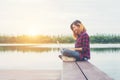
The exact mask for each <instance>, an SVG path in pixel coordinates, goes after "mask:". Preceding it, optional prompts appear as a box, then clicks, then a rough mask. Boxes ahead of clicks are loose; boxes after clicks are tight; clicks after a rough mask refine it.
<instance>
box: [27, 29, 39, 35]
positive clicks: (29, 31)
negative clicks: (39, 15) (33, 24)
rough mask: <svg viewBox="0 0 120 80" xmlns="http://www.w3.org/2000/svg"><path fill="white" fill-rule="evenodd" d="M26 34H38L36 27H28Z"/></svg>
mask: <svg viewBox="0 0 120 80" xmlns="http://www.w3.org/2000/svg"><path fill="white" fill-rule="evenodd" d="M26 34H27V35H30V36H35V35H39V30H37V29H36V28H30V29H28V31H27V33H26Z"/></svg>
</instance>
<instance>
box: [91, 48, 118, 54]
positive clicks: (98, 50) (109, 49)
mask: <svg viewBox="0 0 120 80" xmlns="http://www.w3.org/2000/svg"><path fill="white" fill-rule="evenodd" d="M91 51H92V52H98V53H99V52H103V53H105V52H120V48H91Z"/></svg>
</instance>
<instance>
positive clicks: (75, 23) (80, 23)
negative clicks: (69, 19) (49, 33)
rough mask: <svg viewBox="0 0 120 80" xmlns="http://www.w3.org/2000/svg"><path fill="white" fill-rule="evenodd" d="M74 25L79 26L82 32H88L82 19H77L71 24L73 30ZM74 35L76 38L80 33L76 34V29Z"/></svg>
mask: <svg viewBox="0 0 120 80" xmlns="http://www.w3.org/2000/svg"><path fill="white" fill-rule="evenodd" d="M73 25H75V26H77V27H79V29H80V34H81V33H83V32H86V29H85V27H84V25H83V24H82V22H81V21H79V20H75V21H74V22H73V23H72V24H71V25H70V28H71V30H72V31H73ZM73 37H74V38H75V39H77V37H78V34H75V33H74V31H73Z"/></svg>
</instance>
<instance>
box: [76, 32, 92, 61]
mask: <svg viewBox="0 0 120 80" xmlns="http://www.w3.org/2000/svg"><path fill="white" fill-rule="evenodd" d="M75 48H82V51H79V50H76V51H78V52H79V53H80V59H81V60H82V59H83V58H84V57H87V58H88V59H90V45H89V35H88V34H87V33H86V32H83V33H81V34H80V35H78V38H77V40H76V43H75Z"/></svg>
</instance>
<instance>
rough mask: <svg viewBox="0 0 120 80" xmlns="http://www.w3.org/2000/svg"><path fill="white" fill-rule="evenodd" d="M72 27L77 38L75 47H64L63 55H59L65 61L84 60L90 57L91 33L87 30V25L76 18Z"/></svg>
mask: <svg viewBox="0 0 120 80" xmlns="http://www.w3.org/2000/svg"><path fill="white" fill-rule="evenodd" d="M70 28H71V30H72V32H73V37H74V38H75V40H76V42H75V48H72V49H66V48H64V49H62V50H61V53H62V55H59V57H60V58H61V59H62V60H63V61H81V60H82V61H83V60H88V59H90V46H89V35H88V34H87V32H86V29H85V27H84V26H83V24H82V23H81V21H79V20H75V21H74V22H73V23H72V24H71V25H70Z"/></svg>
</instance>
